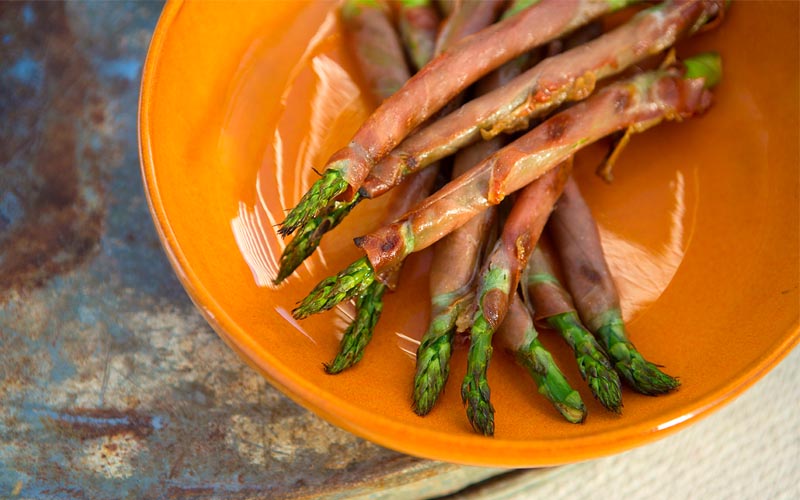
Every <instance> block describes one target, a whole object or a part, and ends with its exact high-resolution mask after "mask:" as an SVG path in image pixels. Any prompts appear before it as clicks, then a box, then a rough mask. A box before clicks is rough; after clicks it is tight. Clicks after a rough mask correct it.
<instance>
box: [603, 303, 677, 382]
mask: <svg viewBox="0 0 800 500" xmlns="http://www.w3.org/2000/svg"><path fill="white" fill-rule="evenodd" d="M601 324H602V325H603V326H601V327H600V328H598V329H597V336H598V338H599V339H600V342H601V343H602V344H603V345H604V346H605V348H606V351H608V353H609V355H611V359H613V360H614V367H615V368H616V369H617V371H619V373H620V374H621V375H622V376H623V377H624V378H625V380H626V381H627V382H628V383H629V384H630V385H631V386H632V387H633V388H634V389H636V390H637V391H638V392H641V393H642V394H647V395H648V396H656V395H658V394H665V393H667V392H670V391H672V390H674V389H677V388H678V386H680V381H678V379H676V378H674V377H671V376H669V375H667V374H666V373H664V372H662V371H661V370H659V368H658V367H657V366H656V365H655V364H653V363H651V362H650V361H647V360H646V359H644V357H643V356H642V355H641V354H640V353H639V351H637V350H636V348H635V347H634V346H633V344H632V343H631V342H630V341H629V340H628V337H627V335H626V333H625V323H624V322H623V321H622V314H621V312H620V310H619V309H612V310H610V311H608V312H607V313H606V314H605V315H604V317H603V319H602V320H601Z"/></svg>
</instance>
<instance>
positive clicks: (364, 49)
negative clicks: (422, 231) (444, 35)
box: [279, 0, 438, 374]
mask: <svg viewBox="0 0 800 500" xmlns="http://www.w3.org/2000/svg"><path fill="white" fill-rule="evenodd" d="M420 10H424V6H420V7H419V8H418V9H417V11H418V12H419V11H420ZM427 10H428V12H429V16H428V17H434V16H437V14H436V12H435V11H433V9H432V8H430V6H428V9H427ZM341 13H342V21H343V22H344V23H345V25H346V28H347V33H348V48H349V49H350V51H351V53H352V54H353V55H354V56H355V59H356V63H357V65H358V67H359V70H360V71H361V72H362V73H363V74H364V76H365V78H366V80H367V83H368V86H367V88H368V89H369V90H370V92H371V93H372V94H373V95H374V96H375V98H376V99H377V100H378V101H381V100H384V99H386V98H388V97H389V96H390V95H391V94H392V93H394V92H395V91H396V90H397V89H399V88H400V87H401V86H402V85H403V83H405V81H406V80H408V78H409V77H410V71H409V69H408V66H407V65H406V62H405V56H404V52H403V47H402V46H401V43H400V39H399V37H398V34H397V32H396V31H395V29H394V26H393V24H392V22H391V19H390V17H389V12H388V10H387V9H386V8H384V6H382V5H381V4H379V3H376V2H373V1H371V0H370V1H365V0H348V1H346V2H345V3H344V4H343V6H342V11H341ZM435 19H436V22H435V24H438V17H435ZM425 28H426V26H425V25H421V26H420V25H419V24H413V23H412V24H409V25H408V26H406V31H407V37H408V40H414V41H415V42H416V43H415V44H414V45H407V46H406V47H407V49H408V51H409V52H410V53H412V54H414V55H416V56H417V57H425V56H426V54H425V53H424V51H425V50H426V49H425V47H426V46H428V45H431V46H432V44H433V42H434V39H433V36H434V34H433V33H432V32H430V31H429V30H426V29H425ZM426 35H427V36H429V37H430V40H429V43H427V44H426V43H424V39H425V36H426ZM432 54H433V51H432V50H431V51H430V52H429V53H428V54H427V57H430V56H431V55H432ZM436 175H437V171H436V169H430V170H429V171H422V172H419V173H418V174H416V175H415V176H413V177H410V178H409V179H408V180H407V181H406V182H405V183H403V185H402V186H400V188H399V189H400V192H398V193H397V196H395V198H394V199H393V200H392V203H391V204H390V206H389V209H388V217H389V220H391V219H393V218H395V217H398V216H399V215H402V214H404V213H405V212H406V211H408V209H410V208H411V207H412V206H413V205H414V204H416V203H417V202H419V201H420V200H422V199H424V198H425V197H426V196H427V195H428V194H429V193H430V192H431V190H432V189H433V186H434V183H435V181H436ZM343 209H344V210H348V209H347V207H336V206H334V210H333V211H332V212H335V211H336V210H343ZM322 220H323V221H324V222H330V223H332V224H336V223H338V222H337V219H336V214H335V213H328V214H326V216H325V218H323V219H322ZM338 220H341V219H340V218H339V219H338ZM324 222H323V223H324ZM306 227H309V226H306ZM314 227H319V226H314ZM305 231H306V228H304V229H303V232H301V233H300V234H298V235H297V236H296V237H295V238H294V239H293V240H292V242H291V243H290V245H287V250H288V251H285V252H284V253H283V255H282V258H281V269H280V272H281V273H284V274H283V275H284V276H285V275H287V274H288V273H287V272H286V271H287V268H286V267H284V263H285V261H284V257H290V258H291V257H292V256H295V258H294V260H295V262H296V264H295V267H296V265H299V263H300V262H302V260H303V259H302V258H300V259H297V258H296V256H297V255H298V253H299V252H301V251H304V252H308V253H310V251H313V250H314V248H315V247H316V245H317V244H318V243H319V239H320V238H321V237H322V234H324V231H322V232H319V231H317V230H314V232H313V233H312V234H311V235H310V237H308V238H306V237H305V234H304V232H305ZM293 244H294V245H293ZM300 244H304V245H306V246H305V248H304V249H300V248H299V245H300ZM312 244H313V247H312V246H310V245H312ZM290 247H291V248H290ZM288 272H289V273H290V272H291V270H289V271H288ZM399 273H400V269H399V268H398V269H397V271H396V272H394V273H392V274H391V275H390V276H388V279H387V280H386V282H385V283H384V282H379V281H374V282H373V283H371V284H370V285H369V286H368V287H367V288H366V289H365V290H364V291H363V293H361V294H360V295H358V296H356V297H355V301H356V310H355V317H354V319H353V321H352V323H350V325H348V327H347V329H346V330H345V332H344V334H343V336H342V340H341V342H340V344H339V352H338V353H337V355H336V357H335V358H334V359H333V361H331V362H330V363H326V364H325V370H326V371H327V372H328V373H330V374H335V373H340V372H341V371H343V370H345V369H346V368H349V367H351V366H353V365H354V364H356V363H358V362H359V361H360V360H361V358H362V357H363V355H364V349H365V348H366V346H367V345H368V344H369V341H370V340H371V339H372V333H373V331H374V330H375V325H376V324H377V323H378V320H379V319H380V316H381V313H382V312H383V294H384V292H385V291H386V288H387V287H389V288H394V286H395V285H396V282H397V279H398V276H399ZM279 276H280V275H279Z"/></svg>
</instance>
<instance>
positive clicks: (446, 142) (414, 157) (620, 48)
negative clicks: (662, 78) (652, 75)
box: [359, 0, 720, 198]
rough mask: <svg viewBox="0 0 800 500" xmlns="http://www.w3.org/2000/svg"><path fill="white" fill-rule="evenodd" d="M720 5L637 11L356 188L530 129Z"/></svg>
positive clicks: (673, 4) (417, 143)
mask: <svg viewBox="0 0 800 500" xmlns="http://www.w3.org/2000/svg"><path fill="white" fill-rule="evenodd" d="M719 8H720V7H719V5H718V4H717V3H715V2H698V1H695V0H670V1H668V2H666V3H664V4H660V5H656V6H654V7H652V8H650V9H647V10H645V11H642V12H640V13H639V14H637V15H636V16H635V17H634V18H633V19H631V20H630V21H629V22H628V23H626V24H624V25H622V26H620V27H619V28H617V29H616V30H614V31H611V32H609V33H606V34H605V35H603V36H600V37H599V38H597V39H595V40H592V41H589V42H587V43H585V44H583V45H581V46H578V47H575V48H572V49H570V50H568V51H566V52H563V53H560V54H556V55H554V56H552V57H549V58H547V59H545V60H544V61H542V62H540V63H539V64H537V65H536V66H535V67H533V68H531V69H529V70H528V71H526V72H525V73H523V74H522V75H520V76H518V77H517V78H515V79H514V80H512V81H511V82H509V83H508V84H507V85H505V86H503V87H502V88H500V89H497V90H495V91H494V92H491V93H488V94H486V95H483V96H481V97H479V98H476V99H473V100H472V101H470V102H468V103H467V104H465V105H464V106H462V107H461V108H460V109H459V110H458V112H456V113H451V114H449V115H448V116H446V117H444V118H442V119H440V120H438V121H436V122H434V123H432V124H430V125H428V126H424V127H422V128H420V129H419V130H418V131H416V132H414V133H413V134H411V135H410V136H408V137H407V138H406V139H405V140H403V142H402V143H400V144H399V145H398V146H397V147H396V148H394V149H393V150H392V151H391V152H390V153H389V154H388V155H387V156H385V157H384V158H383V159H382V160H381V161H380V162H378V163H377V165H375V167H374V168H373V169H372V171H371V172H370V173H369V175H368V176H367V178H366V180H365V181H364V184H363V185H362V186H361V188H360V189H359V194H360V195H361V196H362V197H366V198H375V197H377V196H380V195H381V194H383V193H385V192H386V191H388V190H389V189H391V188H392V187H393V186H395V185H396V184H397V183H398V182H401V181H402V179H403V178H404V177H405V176H406V175H408V174H410V173H412V172H416V171H418V170H420V169H422V168H424V167H425V166H426V165H428V164H430V163H431V162H434V161H437V160H439V159H441V158H444V157H446V156H448V155H450V154H452V153H454V152H455V151H457V150H458V149H460V148H462V147H464V146H465V145H467V144H470V143H472V142H474V141H476V140H479V139H480V138H484V139H486V138H489V137H493V136H495V135H497V134H499V133H500V132H510V131H515V130H520V129H524V128H527V127H528V124H529V122H530V120H532V119H534V118H536V117H538V116H542V115H543V114H545V113H547V112H549V111H551V110H553V109H555V108H556V107H558V106H559V105H561V104H562V103H564V102H565V101H567V100H579V99H584V98H586V97H587V96H588V95H589V94H591V92H592V91H593V90H594V86H595V82H596V81H598V80H600V79H603V78H607V77H609V76H613V75H616V74H619V73H620V72H622V71H623V70H625V69H626V68H628V67H630V66H631V65H633V64H636V63H638V62H640V61H642V60H643V59H645V58H646V57H648V56H651V55H653V54H656V53H658V52H660V51H662V50H664V49H665V48H667V47H669V46H671V45H672V44H674V43H675V42H676V41H677V40H678V39H680V38H681V37H684V36H688V35H690V34H692V33H694V32H696V31H697V30H698V29H700V27H701V26H702V25H703V24H705V22H706V21H707V20H708V19H709V18H711V17H713V16H715V15H716V14H717V13H718V11H719Z"/></svg>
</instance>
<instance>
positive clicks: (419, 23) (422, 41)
mask: <svg viewBox="0 0 800 500" xmlns="http://www.w3.org/2000/svg"><path fill="white" fill-rule="evenodd" d="M398 26H399V29H400V37H401V38H402V40H403V45H404V46H405V47H406V52H407V53H408V56H409V59H410V60H411V64H412V65H413V66H414V67H415V68H416V69H417V70H418V71H419V69H421V68H422V67H423V66H425V65H426V64H427V63H428V61H430V60H431V59H433V55H434V51H435V50H436V33H437V31H438V30H439V13H438V11H437V10H436V7H435V6H434V5H433V2H432V1H431V0H400V11H399V16H398Z"/></svg>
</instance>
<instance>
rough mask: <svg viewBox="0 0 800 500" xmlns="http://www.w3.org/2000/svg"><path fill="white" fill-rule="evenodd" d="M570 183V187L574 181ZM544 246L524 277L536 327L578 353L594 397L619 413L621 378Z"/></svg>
mask: <svg viewBox="0 0 800 500" xmlns="http://www.w3.org/2000/svg"><path fill="white" fill-rule="evenodd" d="M567 182H568V185H569V184H572V183H574V182H575V181H574V180H572V179H570V180H569V181H567ZM565 189H566V188H565ZM562 196H563V195H562ZM558 203H560V202H558ZM556 207H558V204H557V205H556ZM556 210H558V208H556ZM543 243H545V242H540V244H538V245H537V246H536V248H535V249H534V251H533V255H531V258H530V259H529V260H528V267H527V269H526V270H525V273H523V277H522V286H523V287H524V289H526V291H527V297H528V299H529V300H530V303H531V305H532V306H533V310H534V319H535V321H536V324H537V325H541V326H544V327H547V328H551V329H553V330H556V331H557V332H558V333H559V334H560V335H561V336H562V337H563V338H564V340H565V341H566V342H567V344H569V346H570V347H571V348H572V351H573V352H574V353H575V360H576V361H577V362H578V370H579V371H580V373H581V377H583V379H584V380H585V381H586V382H588V384H589V388H590V389H591V391H592V394H593V395H594V397H595V398H597V400H598V401H600V403H601V404H602V405H603V406H604V407H606V408H607V409H609V410H611V411H613V412H615V413H619V412H620V411H621V410H622V394H621V392H620V381H619V376H618V375H617V372H615V371H614V368H613V367H612V366H611V362H610V361H609V360H608V356H606V354H605V353H604V352H603V349H602V348H601V347H600V345H599V344H598V343H597V340H595V338H594V336H592V334H591V333H590V332H589V331H588V330H586V328H585V327H584V326H583V324H582V323H581V321H580V318H579V317H578V313H577V311H576V310H575V305H574V304H573V302H572V297H571V296H570V295H569V292H567V291H566V290H565V289H564V287H563V286H561V283H560V282H559V280H558V278H557V277H556V273H555V270H554V269H555V267H556V266H555V260H554V258H555V257H554V255H553V254H552V252H551V251H550V248H549V247H548V245H546V244H543Z"/></svg>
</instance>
